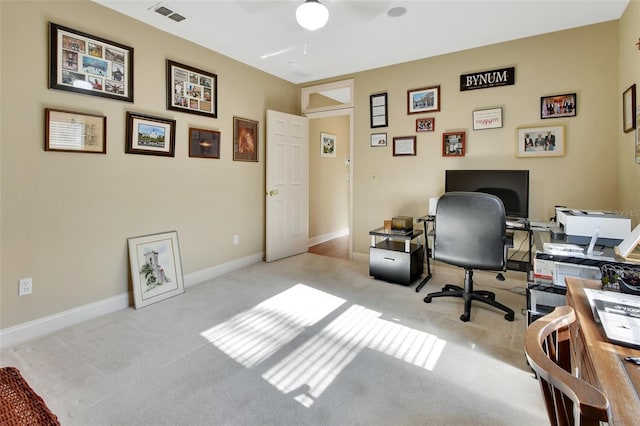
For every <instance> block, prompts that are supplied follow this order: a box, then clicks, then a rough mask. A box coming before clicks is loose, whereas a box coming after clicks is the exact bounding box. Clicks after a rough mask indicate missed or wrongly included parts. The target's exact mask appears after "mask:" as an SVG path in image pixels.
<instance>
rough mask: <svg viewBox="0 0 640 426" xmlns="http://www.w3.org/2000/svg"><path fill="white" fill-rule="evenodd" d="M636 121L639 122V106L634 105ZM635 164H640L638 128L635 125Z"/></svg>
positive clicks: (639, 134)
mask: <svg viewBox="0 0 640 426" xmlns="http://www.w3.org/2000/svg"><path fill="white" fill-rule="evenodd" d="M636 123H640V107H637V106H636ZM635 157H636V164H640V129H638V128H637V127H636V150H635Z"/></svg>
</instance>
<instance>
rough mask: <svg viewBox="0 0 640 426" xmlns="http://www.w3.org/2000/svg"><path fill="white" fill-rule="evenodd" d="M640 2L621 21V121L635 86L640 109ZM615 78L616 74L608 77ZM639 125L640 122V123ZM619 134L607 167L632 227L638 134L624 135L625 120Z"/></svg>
mask: <svg viewBox="0 0 640 426" xmlns="http://www.w3.org/2000/svg"><path fill="white" fill-rule="evenodd" d="M638 28H640V2H638V1H637V0H636V1H631V2H629V6H627V9H626V10H625V13H624V15H623V16H622V19H620V35H619V44H618V54H619V55H620V68H619V70H618V76H619V78H618V90H617V92H616V96H617V98H618V101H617V102H618V111H619V115H618V117H622V95H621V94H622V93H623V92H624V91H625V90H627V88H628V87H629V86H631V85H632V84H636V85H638V87H637V88H636V89H637V96H638V97H637V99H638V101H639V102H638V104H639V105H640V80H639V78H638V76H640V50H638V46H637V45H636V43H637V42H638V37H639V36H640V32H639V31H638ZM609 75H610V76H615V74H613V73H612V74H609ZM638 124H640V121H639V122H638ZM616 126H617V131H618V134H617V135H616V136H617V137H615V138H611V142H613V141H615V140H617V141H618V158H617V160H618V161H617V162H614V163H613V167H607V169H610V170H611V171H612V172H613V173H615V171H617V174H618V185H619V192H620V206H619V209H620V210H621V211H623V212H624V213H625V214H627V215H629V216H631V218H632V222H633V226H637V225H638V224H640V164H636V163H635V162H634V158H635V155H634V146H635V137H636V132H629V133H624V132H623V131H622V118H618V120H617V122H616Z"/></svg>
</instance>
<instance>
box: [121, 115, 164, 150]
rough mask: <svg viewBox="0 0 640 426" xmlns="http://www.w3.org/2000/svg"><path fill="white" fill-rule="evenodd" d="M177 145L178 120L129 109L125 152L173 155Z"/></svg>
mask: <svg viewBox="0 0 640 426" xmlns="http://www.w3.org/2000/svg"><path fill="white" fill-rule="evenodd" d="M175 147H176V120H171V119H167V118H162V117H153V116H151V115H144V114H137V113H135V112H130V111H127V135H126V145H125V149H124V152H126V153H127V154H148V155H162V156H165V157H173V156H174V153H175Z"/></svg>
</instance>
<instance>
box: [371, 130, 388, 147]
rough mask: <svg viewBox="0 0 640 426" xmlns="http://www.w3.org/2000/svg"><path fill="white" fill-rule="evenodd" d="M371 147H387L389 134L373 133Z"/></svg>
mask: <svg viewBox="0 0 640 426" xmlns="http://www.w3.org/2000/svg"><path fill="white" fill-rule="evenodd" d="M371 146H387V134H386V133H372V134H371Z"/></svg>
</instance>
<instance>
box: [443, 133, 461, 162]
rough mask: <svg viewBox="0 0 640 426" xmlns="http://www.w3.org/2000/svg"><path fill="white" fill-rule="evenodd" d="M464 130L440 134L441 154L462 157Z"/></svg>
mask: <svg viewBox="0 0 640 426" xmlns="http://www.w3.org/2000/svg"><path fill="white" fill-rule="evenodd" d="M464 152H465V132H447V133H443V134H442V156H443V157H464Z"/></svg>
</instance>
